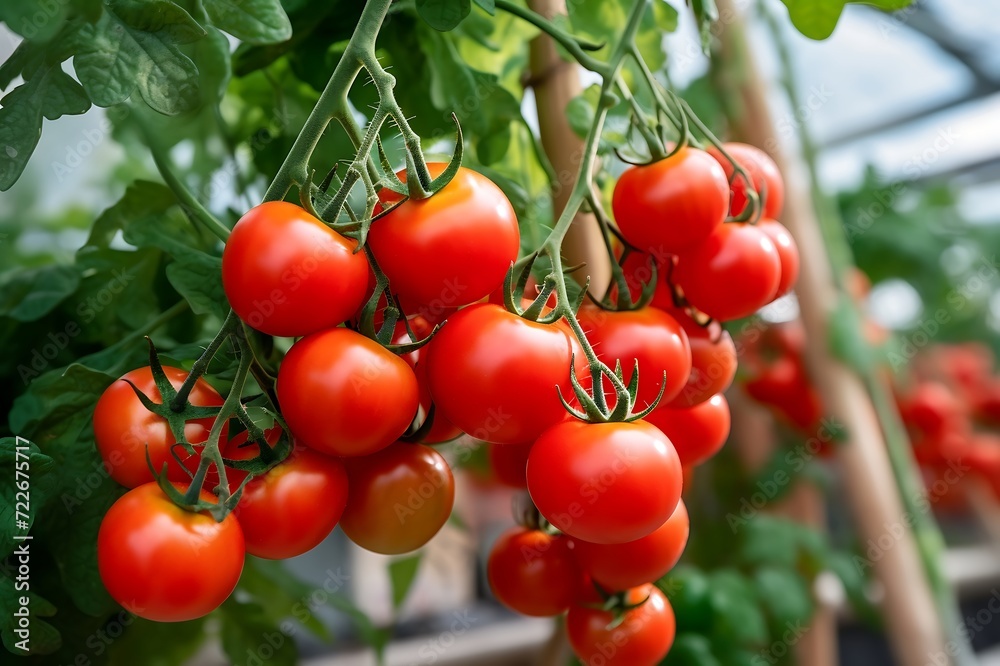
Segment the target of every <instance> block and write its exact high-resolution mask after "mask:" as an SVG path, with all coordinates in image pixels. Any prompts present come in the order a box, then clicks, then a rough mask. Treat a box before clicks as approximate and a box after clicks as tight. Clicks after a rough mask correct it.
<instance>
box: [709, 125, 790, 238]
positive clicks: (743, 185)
mask: <svg viewBox="0 0 1000 666" xmlns="http://www.w3.org/2000/svg"><path fill="white" fill-rule="evenodd" d="M722 147H723V148H725V149H726V152H727V153H729V156H730V157H732V158H733V159H734V160H736V162H737V163H739V165H740V166H741V167H743V169H744V170H745V171H746V172H747V173H748V174H750V180H751V182H752V183H753V185H752V187H753V189H754V190H756V191H757V195H758V196H759V197H760V201H761V210H762V211H763V216H764V217H770V218H774V219H777V218H778V216H779V215H781V208H782V206H784V203H785V183H784V181H783V180H782V178H781V172H780V171H778V165H777V164H775V163H774V160H773V159H771V156H770V155H768V154H767V153H765V152H764V151H763V150H761V149H760V148H757V147H756V146H751V145H748V144H745V143H724V144H722ZM708 152H709V153H711V155H712V157H714V158H715V159H716V160H718V161H719V164H721V165H722V168H723V169H724V170H725V172H726V178H727V179H728V178H733V181H732V183H733V184H732V189H731V197H730V202H729V214H730V215H732V216H733V217H736V216H738V215H739V214H740V213H742V212H743V209H744V208H746V205H747V193H746V191H747V182H746V179H745V178H743V176H736V177H735V178H734V177H733V174H734V173H735V171H736V170H735V169H734V168H733V165H732V163H731V162H730V161H729V160H727V159H726V158H725V157H724V156H723V154H722V153H721V152H720V151H719V150H718V149H717V148H715V147H711V148H709V149H708Z"/></svg>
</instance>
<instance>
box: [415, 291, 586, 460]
mask: <svg viewBox="0 0 1000 666" xmlns="http://www.w3.org/2000/svg"><path fill="white" fill-rule="evenodd" d="M573 354H575V358H576V369H577V374H578V377H579V379H580V381H581V383H584V382H585V381H586V380H587V379H588V378H589V374H590V371H589V370H588V369H587V361H586V358H585V357H584V355H583V350H582V349H580V345H579V343H577V342H576V340H575V338H573V336H572V334H571V333H570V332H569V331H568V330H567V329H566V327H565V326H561V325H551V324H539V323H537V322H533V321H528V320H527V319H522V318H521V317H518V316H517V315H515V314H512V313H510V312H507V311H506V310H504V309H503V308H502V307H500V306H498V305H493V304H491V303H485V304H479V305H473V306H470V307H468V308H465V309H463V310H460V311H459V312H458V313H456V314H455V315H454V316H453V317H451V318H450V319H449V320H448V323H447V324H445V325H444V326H443V327H442V328H441V330H440V331H438V333H437V335H436V336H435V337H434V339H433V340H432V341H431V342H430V344H429V345H428V346H427V364H428V365H427V377H428V378H429V379H430V388H431V395H433V396H434V399H435V400H436V401H437V407H438V410H439V411H440V413H441V414H443V415H444V417H445V418H446V419H448V420H449V421H450V422H452V423H454V424H455V425H456V426H458V427H459V428H461V429H462V431H464V432H466V433H468V434H470V435H472V436H473V437H475V438H477V439H481V440H484V441H487V442H496V443H500V444H523V443H527V442H531V441H533V440H534V439H535V438H536V437H538V435H539V434H541V433H542V431H544V430H545V429H546V428H548V427H549V426H551V425H554V424H556V423H558V422H560V421H563V420H565V419H566V418H568V413H567V412H566V410H565V409H564V408H563V406H562V403H560V402H559V396H558V394H557V393H556V385H558V386H559V388H560V389H561V390H562V391H563V392H564V395H565V396H567V399H569V398H571V397H572V389H571V388H570V380H569V373H570V366H571V361H570V359H571V356H572V355H573Z"/></svg>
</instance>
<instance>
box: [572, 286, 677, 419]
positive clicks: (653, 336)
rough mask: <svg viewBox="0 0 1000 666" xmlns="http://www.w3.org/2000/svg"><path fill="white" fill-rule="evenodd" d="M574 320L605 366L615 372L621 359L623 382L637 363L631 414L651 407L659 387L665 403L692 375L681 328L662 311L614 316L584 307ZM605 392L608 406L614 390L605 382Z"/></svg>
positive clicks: (635, 311) (615, 314)
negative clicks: (661, 389)
mask: <svg viewBox="0 0 1000 666" xmlns="http://www.w3.org/2000/svg"><path fill="white" fill-rule="evenodd" d="M577 319H578V320H579V321H580V325H581V326H582V327H583V331H584V333H585V334H586V335H587V340H589V341H590V344H591V345H593V347H594V350H595V351H596V352H597V355H598V357H599V358H600V359H601V360H602V361H604V363H605V364H607V365H608V366H609V367H611V368H612V369H614V367H615V361H616V360H620V361H621V364H622V372H623V374H624V377H625V383H626V384H628V383H629V381H630V380H631V379H632V375H633V373H634V369H635V363H636V362H637V361H638V363H639V390H638V393H637V394H636V403H635V404H636V409H635V411H641V410H642V409H645V408H646V407H647V406H648V405H650V404H652V402H653V401H654V400H656V397H657V394H658V393H659V391H660V387H661V386H664V391H663V397H662V399H661V401H662V402H663V403H664V404H666V402H667V401H669V400H672V399H673V398H674V397H675V396H676V395H677V394H678V393H680V391H681V389H682V388H684V385H685V384H686V383H687V380H688V375H689V374H690V373H691V347H690V345H688V339H687V334H686V333H685V332H684V329H683V328H681V325H680V324H678V323H677V321H676V320H675V319H674V318H673V317H671V316H670V315H668V314H667V313H666V312H663V311H662V310H658V309H656V308H650V307H646V308H640V309H638V310H622V311H620V312H614V311H610V310H602V309H601V308H599V307H597V306H594V305H585V306H583V307H582V308H580V312H579V313H578V314H577ZM664 372H665V373H666V382H664V378H663V373H664ZM604 390H605V393H606V394H608V395H609V396H611V400H609V402H610V403H611V404H613V403H614V402H615V400H614V391H613V389H612V387H611V382H610V380H608V379H607V378H605V379H604Z"/></svg>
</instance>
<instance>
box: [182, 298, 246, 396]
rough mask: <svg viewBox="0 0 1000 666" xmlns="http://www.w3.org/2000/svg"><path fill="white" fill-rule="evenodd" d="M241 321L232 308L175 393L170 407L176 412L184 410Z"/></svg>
mask: <svg viewBox="0 0 1000 666" xmlns="http://www.w3.org/2000/svg"><path fill="white" fill-rule="evenodd" d="M239 323H240V320H239V317H237V316H236V314H235V313H234V312H233V311H232V310H230V311H229V314H228V315H227V316H226V320H225V322H223V324H222V328H220V329H219V332H218V333H216V334H215V337H214V338H213V339H212V341H211V342H210V343H208V347H206V348H205V351H203V352H202V353H201V356H199V357H198V359H197V360H196V361H195V362H194V365H193V366H191V372H189V373H188V376H187V377H186V378H185V379H184V383H183V384H181V387H180V388H179V389H177V395H175V396H174V399H173V400H171V401H170V409H172V410H174V411H175V412H182V411H184V407H185V405H187V401H188V396H189V395H190V394H191V389H193V388H194V386H195V384H196V383H197V382H198V379H200V378H201V376H202V375H204V374H205V371H206V370H208V364H209V363H211V362H212V359H213V358H215V354H216V352H218V351H219V347H221V346H222V343H223V342H225V341H226V339H227V338H228V337H229V336H230V335H231V334H232V332H233V331H235V330H236V327H237V326H239Z"/></svg>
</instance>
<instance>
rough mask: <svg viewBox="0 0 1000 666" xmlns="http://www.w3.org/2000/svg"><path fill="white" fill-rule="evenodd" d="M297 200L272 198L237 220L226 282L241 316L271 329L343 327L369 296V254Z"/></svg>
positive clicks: (298, 331)
mask: <svg viewBox="0 0 1000 666" xmlns="http://www.w3.org/2000/svg"><path fill="white" fill-rule="evenodd" d="M356 245H357V243H356V242H355V241H353V240H350V239H348V238H344V237H343V236H341V235H340V234H338V233H337V232H336V231H334V230H332V229H330V228H329V227H328V226H326V225H325V224H323V222H321V221H320V220H318V219H317V218H315V217H314V216H312V215H310V214H309V213H308V212H306V211H305V210H303V209H302V208H300V207H299V206H296V205H295V204H291V203H287V202H284V201H270V202H267V203H262V204H260V205H259V206H255V207H254V208H252V209H250V211H249V212H247V214H246V215H244V216H243V217H242V218H240V221H239V222H237V223H236V226H235V227H233V233H232V234H231V235H230V236H229V240H227V241H226V247H225V249H224V250H223V252H222V286H223V288H224V289H225V291H226V298H228V299H229V304H230V305H231V306H232V308H233V311H234V312H236V314H237V315H239V317H240V319H242V320H243V321H245V322H246V323H248V324H250V325H251V326H253V327H254V328H256V329H257V330H259V331H263V332H264V333H267V334H268V335H284V336H289V337H298V336H302V335H308V334H310V333H315V332H316V331H321V330H323V329H327V328H332V327H334V326H337V325H339V324H341V323H343V322H345V321H347V320H348V319H350V317H351V315H353V314H354V313H355V311H357V309H358V308H359V307H361V305H362V303H363V302H364V297H365V289H366V288H367V286H368V260H367V259H365V255H364V253H363V252H358V253H356V254H355V253H354V249H355V247H356Z"/></svg>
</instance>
